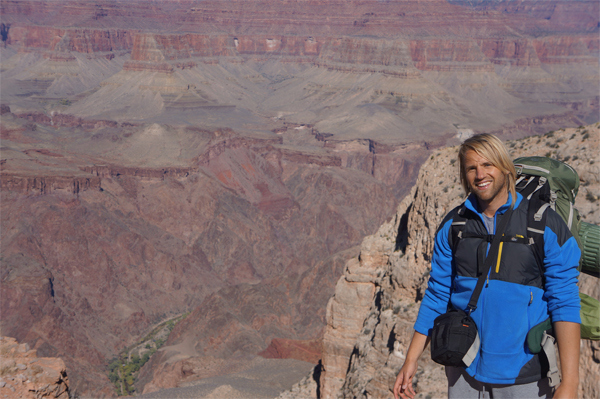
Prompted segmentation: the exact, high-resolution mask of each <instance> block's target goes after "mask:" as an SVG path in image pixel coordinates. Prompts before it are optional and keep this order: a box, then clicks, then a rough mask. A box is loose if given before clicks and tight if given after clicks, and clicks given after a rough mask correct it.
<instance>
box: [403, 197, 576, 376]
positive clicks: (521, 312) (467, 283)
mask: <svg viewBox="0 0 600 399" xmlns="http://www.w3.org/2000/svg"><path fill="white" fill-rule="evenodd" d="M511 202H512V198H511V197H510V194H509V198H508V201H507V202H506V204H505V205H503V206H502V207H500V208H499V209H498V211H497V212H496V215H495V217H494V229H496V226H497V220H498V218H501V217H502V215H503V214H504V212H506V211H507V210H508V208H509V206H510V204H511ZM465 206H466V209H467V211H466V212H465V215H467V214H469V217H468V220H467V223H466V225H465V227H464V232H470V233H474V234H493V232H487V230H486V228H485V225H484V222H483V219H482V214H481V212H480V210H479V207H478V205H477V199H476V197H475V196H473V195H471V196H469V198H467V200H466V201H465ZM527 207H528V201H527V200H526V199H524V198H523V197H522V196H521V195H520V194H517V200H516V204H515V210H514V212H513V215H512V217H511V219H510V222H509V224H508V226H507V228H506V230H505V235H509V236H511V237H515V236H516V237H518V236H521V237H527ZM459 208H460V207H457V208H456V209H454V210H452V211H451V212H450V213H449V214H448V215H447V216H446V218H445V219H444V220H443V222H442V223H441V225H440V227H439V229H438V231H437V233H436V237H435V245H434V250H433V257H432V262H431V274H430V278H429V285H428V288H427V291H426V292H425V296H424V298H423V302H422V304H421V308H420V309H419V315H418V317H417V321H416V322H415V326H414V328H415V330H416V331H417V332H419V333H421V334H424V335H429V334H430V332H431V328H432V327H433V321H434V319H435V318H436V317H437V316H439V315H440V314H442V313H445V312H446V310H447V306H448V302H449V301H450V302H451V304H452V306H454V307H455V308H456V309H462V310H465V311H466V310H467V304H468V302H469V299H470V298H471V294H472V292H473V289H474V288H475V285H476V284H477V259H478V256H477V248H478V246H479V245H480V243H481V241H482V239H481V238H472V237H471V238H463V239H460V240H459V242H458V243H456V242H454V243H453V245H451V244H450V240H451V239H452V238H450V239H449V237H451V224H452V220H453V217H454V215H455V214H456V212H457V211H458V209H459ZM546 212H548V215H547V217H546V228H545V231H544V260H543V266H541V265H539V264H538V262H537V261H536V257H535V254H534V251H533V248H531V247H530V246H529V245H526V244H523V243H512V242H503V243H502V247H501V248H500V249H501V252H500V255H499V259H498V261H497V262H495V263H494V264H493V266H492V268H491V269H490V272H489V275H488V281H486V284H484V288H483V290H482V292H481V295H480V296H479V300H478V302H477V309H476V310H475V311H473V313H471V317H472V318H473V320H475V323H476V324H477V328H478V331H479V336H480V339H481V347H480V349H479V353H478V355H477V357H476V358H475V360H474V361H473V363H472V364H471V365H470V366H469V367H468V368H467V369H466V371H467V372H468V373H469V375H471V376H472V377H473V378H475V379H476V380H478V381H481V382H485V383H493V384H524V383H528V382H533V381H538V380H540V379H542V378H544V377H545V372H546V371H545V370H544V369H545V368H546V369H547V365H545V362H544V359H543V358H542V357H543V356H544V355H543V354H532V353H531V352H530V351H529V348H528V346H527V342H526V338H527V333H528V331H529V330H530V329H531V328H532V327H534V326H535V325H537V324H539V323H541V322H543V321H544V320H546V319H547V318H548V317H551V319H552V321H553V322H557V321H568V322H574V323H581V319H580V315H579V312H580V300H579V289H578V287H577V276H578V275H579V272H578V271H577V266H578V265H579V257H580V255H581V253H580V250H579V246H578V245H577V242H576V240H575V238H574V237H573V236H572V235H571V232H570V231H569V229H568V227H567V225H566V224H565V223H564V221H563V220H562V218H561V217H560V216H559V215H558V214H557V213H556V212H554V211H553V210H552V209H548V210H546ZM465 237H468V235H465ZM453 248H454V251H455V253H454V254H453Z"/></svg>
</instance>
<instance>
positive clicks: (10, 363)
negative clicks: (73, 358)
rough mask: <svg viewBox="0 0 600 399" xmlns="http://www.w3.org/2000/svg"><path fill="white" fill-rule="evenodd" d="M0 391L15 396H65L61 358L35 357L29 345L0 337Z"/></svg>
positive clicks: (63, 398)
mask: <svg viewBox="0 0 600 399" xmlns="http://www.w3.org/2000/svg"><path fill="white" fill-rule="evenodd" d="M0 354H1V355H2V357H1V358H0V369H1V370H2V375H0V395H2V397H3V398H15V399H17V398H19V399H42V398H44V399H51V398H52V399H54V398H56V399H69V397H70V396H69V393H70V391H69V377H68V376H67V369H66V367H65V363H64V362H63V361H62V359H59V358H51V357H38V356H37V354H36V351H35V350H30V349H29V345H27V344H19V343H18V342H17V340H15V339H14V338H9V337H0Z"/></svg>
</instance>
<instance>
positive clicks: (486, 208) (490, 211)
mask: <svg viewBox="0 0 600 399" xmlns="http://www.w3.org/2000/svg"><path fill="white" fill-rule="evenodd" d="M506 201H508V191H507V192H506V193H505V194H503V195H497V196H496V197H494V199H493V200H492V201H490V202H487V201H483V200H480V199H479V198H477V202H478V204H479V209H481V213H483V214H484V215H486V216H488V217H494V215H495V214H496V211H497V210H498V209H500V207H501V206H502V205H504V204H506Z"/></svg>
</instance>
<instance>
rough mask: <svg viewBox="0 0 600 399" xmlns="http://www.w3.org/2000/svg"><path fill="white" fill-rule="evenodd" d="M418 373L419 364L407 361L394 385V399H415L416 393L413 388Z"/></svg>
mask: <svg viewBox="0 0 600 399" xmlns="http://www.w3.org/2000/svg"><path fill="white" fill-rule="evenodd" d="M416 372H417V362H416V361H409V360H406V361H405V362H404V365H403V366H402V368H401V369H400V372H399V373H398V377H396V383H395V384H394V397H395V398H396V399H399V398H402V399H413V398H414V397H415V391H414V389H413V386H412V380H413V377H414V376H415V374H416Z"/></svg>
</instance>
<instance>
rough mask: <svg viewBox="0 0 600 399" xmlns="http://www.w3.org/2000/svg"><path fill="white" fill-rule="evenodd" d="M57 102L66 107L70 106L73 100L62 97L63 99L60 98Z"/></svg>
mask: <svg viewBox="0 0 600 399" xmlns="http://www.w3.org/2000/svg"><path fill="white" fill-rule="evenodd" d="M58 103H59V104H60V105H64V106H65V107H68V106H70V105H71V104H73V101H71V100H68V99H66V98H63V99H62V100H60V101H59V102H58Z"/></svg>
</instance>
